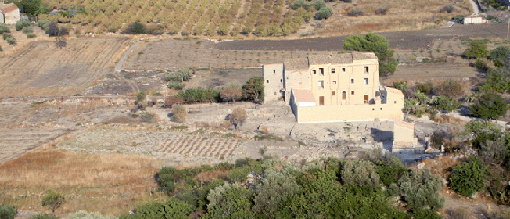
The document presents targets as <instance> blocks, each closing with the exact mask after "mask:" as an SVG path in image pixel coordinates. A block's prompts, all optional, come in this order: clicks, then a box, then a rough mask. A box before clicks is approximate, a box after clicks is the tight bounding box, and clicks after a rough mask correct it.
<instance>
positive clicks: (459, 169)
mask: <svg viewBox="0 0 510 219" xmlns="http://www.w3.org/2000/svg"><path fill="white" fill-rule="evenodd" d="M487 173H488V169H487V167H486V166H485V165H483V164H482V162H481V161H480V160H479V159H478V158H476V157H469V159H468V161H467V162H464V163H462V164H460V165H458V166H456V167H454V168H453V171H452V174H451V175H450V187H451V188H452V189H453V190H454V191H455V192H457V193H459V194H460V195H462V196H466V197H471V196H472V195H473V194H474V193H475V192H480V191H482V190H483V188H484V187H485V186H484V181H485V179H486V177H487Z"/></svg>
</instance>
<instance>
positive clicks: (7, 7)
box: [0, 3, 21, 24]
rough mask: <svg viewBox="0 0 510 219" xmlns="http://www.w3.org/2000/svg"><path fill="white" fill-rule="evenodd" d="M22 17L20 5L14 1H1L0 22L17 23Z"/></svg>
mask: <svg viewBox="0 0 510 219" xmlns="http://www.w3.org/2000/svg"><path fill="white" fill-rule="evenodd" d="M20 19H21V15H20V12H19V8H18V6H16V5H15V4H13V3H9V4H4V3H0V23H3V24H16V22H17V21H19V20H20Z"/></svg>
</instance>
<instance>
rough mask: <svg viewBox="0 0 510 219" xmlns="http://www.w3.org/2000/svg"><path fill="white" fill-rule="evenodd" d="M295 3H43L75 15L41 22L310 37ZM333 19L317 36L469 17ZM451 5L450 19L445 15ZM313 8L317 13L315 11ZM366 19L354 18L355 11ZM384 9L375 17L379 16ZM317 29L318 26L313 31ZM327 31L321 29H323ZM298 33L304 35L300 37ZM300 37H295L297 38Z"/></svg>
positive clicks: (392, 9)
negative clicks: (128, 25)
mask: <svg viewBox="0 0 510 219" xmlns="http://www.w3.org/2000/svg"><path fill="white" fill-rule="evenodd" d="M293 2H294V0H289V1H284V0H272V1H263V0H254V1H243V0H164V1H157V0H150V1H123V0H107V1H101V2H98V1H90V0H89V1H85V2H83V1H77V0H65V1H57V0H43V3H44V4H46V5H47V6H48V8H59V9H75V10H76V11H77V14H76V15H74V16H71V17H65V16H63V15H60V14H57V15H42V16H40V19H50V20H52V21H59V22H65V23H67V22H71V23H73V24H78V23H81V24H82V25H86V26H85V27H84V28H80V29H83V30H81V32H82V33H84V32H86V33H89V32H95V33H104V32H117V31H119V30H122V29H123V28H126V27H127V25H126V24H129V23H134V22H141V23H149V25H148V26H147V28H148V31H149V32H159V33H163V32H164V33H169V34H181V35H184V36H186V35H195V36H209V37H214V36H232V37H240V36H241V35H240V34H243V35H244V36H243V37H246V36H257V37H268V36H273V37H280V36H296V35H297V34H305V35H306V34H310V32H308V33H307V31H308V30H307V29H308V28H307V27H309V24H311V23H314V22H313V21H312V20H313V19H314V18H313V16H314V14H315V13H316V10H315V9H309V10H304V9H303V8H298V9H296V10H294V9H292V8H291V7H290V6H291V5H292V4H293ZM327 5H328V7H330V8H331V9H332V10H333V16H332V17H330V18H328V19H327V20H323V21H321V25H319V26H316V28H315V30H312V32H315V33H317V34H321V35H346V34H352V33H360V32H368V31H370V32H373V31H383V30H384V31H389V30H413V29H423V28H426V27H429V26H433V25H436V24H439V23H441V22H442V21H443V19H450V18H451V17H452V16H453V15H454V14H469V13H470V10H471V9H470V6H469V5H470V4H469V2H468V0H447V1H443V0H429V1H425V2H424V1H409V0H389V1H388V0H375V1H358V4H357V5H353V4H352V3H345V2H343V1H333V2H331V3H327ZM447 5H453V7H454V10H453V12H452V13H446V12H444V13H441V12H440V10H441V9H442V8H443V7H444V6H447ZM312 8H313V7H312ZM353 9H355V10H360V11H363V14H364V15H363V16H358V17H352V16H348V14H349V13H350V12H351V11H352V10H353ZM380 9H386V11H385V13H378V14H376V10H380ZM314 26H315V25H314ZM320 27H323V28H320ZM300 29H306V30H305V31H300ZM296 33H297V34H296Z"/></svg>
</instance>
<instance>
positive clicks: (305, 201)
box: [122, 158, 443, 218]
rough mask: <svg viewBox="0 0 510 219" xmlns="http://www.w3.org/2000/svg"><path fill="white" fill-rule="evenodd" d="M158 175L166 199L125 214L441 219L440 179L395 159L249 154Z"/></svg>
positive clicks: (150, 215) (169, 170)
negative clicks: (288, 158) (297, 160)
mask: <svg viewBox="0 0 510 219" xmlns="http://www.w3.org/2000/svg"><path fill="white" fill-rule="evenodd" d="M209 171H214V172H215V173H216V174H217V176H218V177H217V179H214V180H211V179H205V178H203V177H201V176H204V175H205V173H208V172H209ZM218 173H219V174H218ZM383 177H384V179H383ZM386 177H387V178H386ZM156 178H157V180H158V183H159V184H160V185H161V190H162V191H164V192H166V193H167V194H168V195H169V196H171V198H170V199H169V201H167V202H164V203H149V204H147V205H143V206H141V207H138V208H136V209H135V210H134V213H135V214H131V215H124V216H122V218H152V217H153V216H154V215H155V214H159V215H171V216H172V218H187V217H189V215H194V216H195V217H203V218H412V217H414V218H438V215H437V213H435V211H437V210H439V209H440V208H441V207H442V203H443V200H442V199H441V198H440V196H439V193H438V192H439V190H440V189H441V188H442V181H441V180H440V178H439V177H438V176H436V175H434V174H431V173H430V172H429V171H426V170H425V171H421V172H419V171H416V170H413V171H411V170H408V169H407V168H406V167H405V166H403V165H402V164H401V163H400V161H399V160H398V159H386V158H375V159H372V160H345V161H340V160H337V159H326V160H318V161H314V162H312V163H301V164H291V163H285V162H282V161H279V160H277V159H265V160H261V161H256V160H250V159H246V160H238V161H237V162H236V164H228V163H221V164H219V165H217V166H215V167H210V166H208V165H204V166H202V167H199V168H191V169H190V168H187V169H182V170H178V169H175V168H173V167H164V168H162V169H161V171H160V172H159V173H158V174H157V176H156ZM383 187H384V188H386V189H383ZM393 197H401V199H402V201H403V202H405V203H406V206H405V207H401V208H396V207H394V205H395V204H396V202H395V201H394V198H393ZM392 200H393V201H392ZM404 209H405V210H407V213H406V212H405V211H403V210H404ZM423 215H425V217H423Z"/></svg>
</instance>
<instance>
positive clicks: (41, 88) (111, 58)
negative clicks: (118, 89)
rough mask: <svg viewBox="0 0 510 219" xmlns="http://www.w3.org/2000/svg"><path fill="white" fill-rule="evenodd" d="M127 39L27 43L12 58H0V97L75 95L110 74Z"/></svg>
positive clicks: (83, 39) (85, 39) (112, 38)
mask: <svg viewBox="0 0 510 219" xmlns="http://www.w3.org/2000/svg"><path fill="white" fill-rule="evenodd" d="M127 40H128V38H125V37H108V38H82V39H74V40H68V41H67V47H66V48H64V49H57V48H56V46H55V42H52V41H39V42H31V43H29V44H28V45H27V46H25V47H24V48H23V49H21V50H20V51H18V52H17V53H16V54H14V55H10V56H0V96H2V97H8V96H51V95H75V94H79V93H80V92H82V91H83V89H84V87H86V86H90V85H92V84H93V82H94V81H95V80H97V79H98V78H101V77H104V76H105V75H106V74H108V73H112V72H113V69H114V65H115V62H116V61H117V60H118V59H119V58H120V56H121V55H122V48H124V47H126V43H127Z"/></svg>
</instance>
